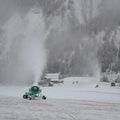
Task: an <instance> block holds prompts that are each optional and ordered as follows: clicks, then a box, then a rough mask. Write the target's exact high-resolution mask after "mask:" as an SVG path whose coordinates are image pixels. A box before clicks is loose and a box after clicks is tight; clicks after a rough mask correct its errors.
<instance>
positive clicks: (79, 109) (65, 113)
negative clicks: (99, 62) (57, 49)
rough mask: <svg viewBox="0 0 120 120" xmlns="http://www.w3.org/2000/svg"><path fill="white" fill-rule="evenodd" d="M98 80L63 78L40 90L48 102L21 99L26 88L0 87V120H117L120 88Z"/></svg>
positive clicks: (119, 116)
mask: <svg viewBox="0 0 120 120" xmlns="http://www.w3.org/2000/svg"><path fill="white" fill-rule="evenodd" d="M97 81H98V79H97V78H88V77H85V78H80V77H74V78H66V79H64V83H63V84H62V83H61V84H59V85H54V86H53V87H43V88H42V90H43V94H44V95H45V96H47V100H41V99H37V100H25V99H23V98H22V95H23V94H24V92H26V91H27V90H28V89H29V86H3V85H0V120H120V87H118V86H116V87H110V83H99V82H97ZM96 84H98V85H99V87H98V88H95V86H96Z"/></svg>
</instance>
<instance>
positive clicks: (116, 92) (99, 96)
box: [0, 86, 120, 103]
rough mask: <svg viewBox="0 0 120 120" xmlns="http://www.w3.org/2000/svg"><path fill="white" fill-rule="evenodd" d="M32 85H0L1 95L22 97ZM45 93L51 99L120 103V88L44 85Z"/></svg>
mask: <svg viewBox="0 0 120 120" xmlns="http://www.w3.org/2000/svg"><path fill="white" fill-rule="evenodd" d="M29 87H30V86H28V87H25V86H24V87H23V86H0V96H6V97H17V98H22V96H23V94H24V93H25V92H26V91H28V89H29ZM42 90H43V94H44V95H45V96H47V98H49V99H73V100H87V101H96V102H111V103H113V102H114V103H120V88H119V87H118V88H117V87H116V88H92V87H89V88H88V87H87V88H86V87H64V86H63V87H62V86H59V87H57V86H56V87H43V88H42Z"/></svg>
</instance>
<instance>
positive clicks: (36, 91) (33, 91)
mask: <svg viewBox="0 0 120 120" xmlns="http://www.w3.org/2000/svg"><path fill="white" fill-rule="evenodd" d="M41 93H42V89H40V88H39V86H36V85H33V86H32V87H31V88H29V91H28V92H26V93H25V94H24V95H23V98H24V99H29V100H32V99H35V98H38V97H41V98H42V99H44V100H45V99H46V96H44V95H42V94H41Z"/></svg>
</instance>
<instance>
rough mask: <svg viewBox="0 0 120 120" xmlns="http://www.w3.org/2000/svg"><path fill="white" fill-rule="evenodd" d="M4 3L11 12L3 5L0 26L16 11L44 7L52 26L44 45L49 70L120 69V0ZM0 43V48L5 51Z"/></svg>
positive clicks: (90, 72)
mask: <svg viewBox="0 0 120 120" xmlns="http://www.w3.org/2000/svg"><path fill="white" fill-rule="evenodd" d="M1 2H2V4H3V5H4V6H5V5H6V7H10V9H11V13H10V11H9V12H7V11H6V10H5V9H4V8H3V7H2V6H1V7H0V11H3V12H4V13H2V14H1V13H0V25H2V24H3V23H4V21H5V20H6V19H8V18H9V17H10V16H11V15H12V14H13V11H17V12H18V13H19V14H21V15H22V16H24V15H25V13H26V12H27V11H29V10H30V9H31V8H33V7H37V8H40V9H42V12H43V15H44V18H45V24H46V29H49V28H50V27H51V26H52V27H51V29H50V33H49V35H48V37H47V40H46V44H45V45H46V46H45V47H46V51H47V65H46V69H45V71H46V72H52V73H55V72H60V73H61V74H64V75H70V76H86V75H90V76H93V75H95V74H96V71H101V72H106V70H108V69H110V70H113V71H115V72H118V71H119V70H120V52H119V51H120V49H119V48H120V46H119V43H120V7H119V5H120V0H114V1H113V0H17V1H16V0H11V2H10V4H9V0H7V1H6V2H5V1H4V0H1ZM12 5H13V6H14V8H13V7H12ZM3 15H5V17H4V16H3ZM0 33H1V34H2V31H0ZM2 42H3V41H1V44H0V45H1V46H2ZM3 44H4V42H3ZM1 46H0V50H1V49H2V50H3V48H2V47H1ZM0 54H2V52H1V51H0Z"/></svg>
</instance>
